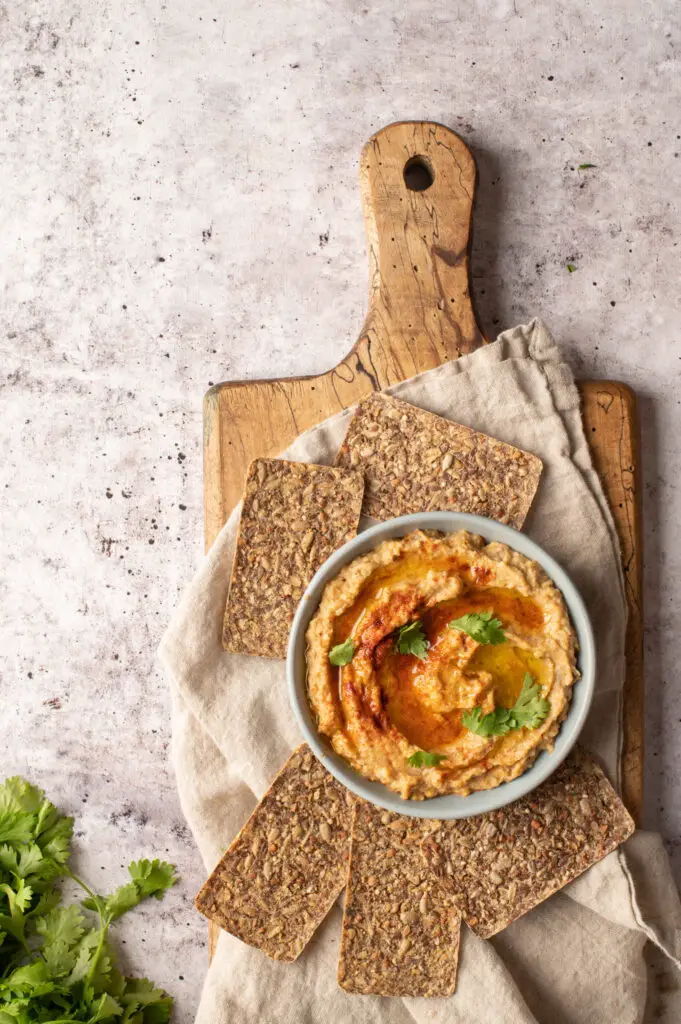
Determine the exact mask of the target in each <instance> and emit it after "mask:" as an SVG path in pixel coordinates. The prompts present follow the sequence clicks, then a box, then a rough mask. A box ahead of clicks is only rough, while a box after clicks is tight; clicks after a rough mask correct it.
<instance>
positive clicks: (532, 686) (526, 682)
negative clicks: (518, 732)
mask: <svg viewBox="0 0 681 1024" xmlns="http://www.w3.org/2000/svg"><path fill="white" fill-rule="evenodd" d="M550 708H551V705H550V704H549V702H548V701H547V700H546V698H545V697H542V695H541V687H540V686H539V683H535V681H534V680H533V678H532V676H531V675H530V673H529V672H526V673H525V678H524V679H523V687H522V690H521V691H520V694H519V696H518V699H517V701H516V702H515V704H514V705H513V707H512V708H511V712H512V714H513V718H514V720H515V722H516V725H515V728H516V729H522V728H523V727H525V728H527V729H536V728H537V726H538V725H541V724H542V722H543V721H544V719H545V718H546V716H547V715H548V713H549V710H550Z"/></svg>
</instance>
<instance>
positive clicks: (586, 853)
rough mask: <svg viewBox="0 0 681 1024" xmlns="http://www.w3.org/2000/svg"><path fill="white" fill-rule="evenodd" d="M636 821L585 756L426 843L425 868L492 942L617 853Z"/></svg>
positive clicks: (452, 824) (455, 823) (476, 929)
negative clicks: (531, 788)
mask: <svg viewBox="0 0 681 1024" xmlns="http://www.w3.org/2000/svg"><path fill="white" fill-rule="evenodd" d="M633 831H634V822H633V821H632V819H631V817H630V816H629V814H628V813H627V810H626V808H625V806H624V804H623V803H622V801H621V800H620V798H619V797H618V796H617V794H616V793H615V790H614V789H613V788H612V786H611V785H610V783H609V782H608V780H607V778H606V777H605V775H604V773H603V771H602V769H601V768H600V767H599V766H598V765H597V764H596V762H595V761H593V760H592V758H591V757H590V756H589V755H588V754H586V753H585V752H583V751H579V752H577V753H576V754H574V755H573V756H572V757H571V758H570V759H569V761H567V762H566V763H565V764H563V765H562V766H561V767H560V768H558V769H557V770H556V772H555V773H554V774H553V775H552V776H551V778H550V779H548V781H546V782H544V783H543V784H542V785H541V786H539V787H538V788H537V789H535V790H534V791H533V792H532V793H530V794H528V796H525V797H523V798H522V799H521V800H518V801H517V802H516V803H513V804H509V805H508V806H507V807H502V808H501V809H500V810H498V811H491V812H489V813H488V814H481V815H478V816H476V817H474V818H462V819H461V820H459V821H448V822H441V823H440V828H439V829H438V830H437V831H436V832H434V833H433V834H432V835H430V836H428V837H426V839H424V841H423V843H422V851H423V854H424V857H425V859H426V861H427V863H428V864H430V865H431V867H432V868H433V869H434V871H435V873H436V875H437V876H438V877H440V878H441V879H442V881H443V882H444V883H445V885H446V886H448V887H449V888H450V890H451V892H452V893H453V895H454V897H455V899H456V901H457V903H458V905H459V907H460V909H461V913H462V915H463V919H464V921H465V922H466V924H468V925H469V926H470V927H471V928H472V929H473V931H474V932H475V933H476V934H477V935H480V936H481V937H482V938H483V939H488V938H490V937H491V936H492V935H496V933H497V932H500V931H501V930H502V929H503V928H506V927H507V926H508V925H509V924H511V922H512V921H515V920H516V918H518V917H521V916H522V915H523V914H526V913H527V912H528V911H529V910H532V909H533V908H534V907H536V906H537V905H538V904H539V903H541V902H542V901H543V900H545V899H547V898H548V897H549V896H551V895H552V893H554V892H557V891H558V889H562V888H563V886H565V885H568V883H569V882H572V881H574V879H575V878H577V877H578V876H579V875H581V874H582V872H584V871H586V870H587V868H590V867H591V866H592V865H593V864H595V863H597V861H599V860H602V858H603V857H605V856H606V855H607V854H608V853H611V852H612V851H613V850H614V849H616V848H617V847H618V846H619V845H620V843H623V842H624V840H625V839H628V838H629V836H630V835H631V834H632V832H633Z"/></svg>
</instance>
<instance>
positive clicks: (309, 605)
mask: <svg viewBox="0 0 681 1024" xmlns="http://www.w3.org/2000/svg"><path fill="white" fill-rule="evenodd" d="M418 529H422V530H440V531H442V532H443V533H456V531H457V530H469V531H470V532H471V533H477V534H480V535H481V536H483V537H484V538H485V540H486V541H488V542H489V541H501V542H502V543H503V544H507V545H508V546H509V547H510V548H513V549H514V550H515V551H519V552H520V553H521V554H523V555H525V556H526V557H527V558H531V559H533V560H534V561H535V562H539V564H540V565H541V566H542V568H543V569H544V570H545V572H546V573H547V575H548V576H550V578H551V579H552V580H553V582H554V583H555V585H556V586H557V587H558V589H559V590H560V591H561V593H562V595H563V597H564V599H565V603H566V605H567V608H568V612H569V614H570V618H571V620H572V624H573V626H574V628H575V630H576V633H577V638H578V652H577V666H578V668H579V671H580V673H581V677H580V678H579V679H578V680H577V682H576V683H575V685H574V689H573V695H572V701H571V703H570V708H569V711H568V714H567V717H566V718H565V720H564V722H563V723H562V725H561V727H560V731H559V733H558V735H557V736H556V739H555V742H554V747H553V750H552V751H551V752H548V751H542V752H541V753H540V754H539V756H538V757H537V759H536V760H535V762H534V764H532V765H531V767H530V768H528V769H527V771H526V772H524V773H523V774H522V775H520V776H519V777H518V778H517V779H513V780H512V781H511V782H504V783H502V784H501V785H500V786H497V787H496V788H495V789H488V790H483V791H480V792H476V793H471V794H470V796H458V795H457V794H447V795H446V796H437V797H432V798H431V799H429V800H404V799H403V798H402V797H400V796H398V794H397V793H393V791H392V790H390V789H388V788H387V787H386V786H384V785H383V784H382V783H380V782H371V781H369V779H365V778H364V777H363V776H362V775H359V774H358V773H357V772H356V771H354V769H353V768H351V767H350V765H349V764H348V762H347V761H345V760H344V759H343V758H342V757H340V756H339V755H338V754H336V753H335V751H334V750H333V749H332V748H331V745H330V743H329V742H328V740H327V738H326V737H325V736H322V735H321V734H320V733H319V732H318V730H317V726H316V723H315V716H314V714H313V713H312V710H311V708H310V705H309V703H308V698H307V682H306V662H305V647H306V642H305V634H306V632H307V627H308V624H309V622H310V619H311V618H312V616H313V615H314V613H315V612H316V610H317V608H318V606H319V602H320V600H321V596H322V592H323V590H324V587H325V586H326V584H327V583H328V582H329V581H330V580H332V579H333V578H334V576H336V575H337V574H338V573H339V572H340V570H341V569H342V568H343V567H344V566H345V565H347V564H348V562H351V561H352V560H353V559H355V558H357V557H358V556H359V555H364V554H366V553H367V552H368V551H371V550H372V549H373V548H375V547H376V546H377V545H378V544H380V543H381V542H382V541H384V540H390V539H392V538H394V537H403V536H405V535H406V534H408V533H411V532H412V530H418ZM286 672H287V680H288V688H289V697H290V700H291V705H292V707H293V711H294V714H295V716H296V719H297V720H298V724H299V726H300V729H301V731H302V733H303V736H304V737H305V740H306V742H307V743H308V744H309V746H310V747H311V749H312V750H313V751H314V753H315V754H316V756H317V757H318V758H319V760H320V761H321V762H322V764H323V765H324V767H325V768H327V770H328V771H330V772H331V774H332V775H333V776H335V778H336V779H338V781H339V782H341V783H342V784H343V785H344V786H346V787H347V788H348V789H349V790H351V791H352V792H353V793H355V794H356V795H357V796H360V797H363V798H364V799H365V800H369V801H370V802H371V803H373V804H378V806H379V807H385V808H386V809H387V810H389V811H395V812H397V813H398V814H407V815H410V816H411V817H414V818H441V819H451V818H467V817H470V816H472V815H474V814H483V813H484V812H485V811H492V810H495V809H496V808H498V807H503V806H504V805H505V804H509V803H512V802H513V801H514V800H518V799H519V798H520V797H521V796H524V795H525V794H526V793H529V792H530V791H531V790H533V789H534V788H535V787H536V786H538V785H539V784H540V783H541V782H543V781H544V780H545V779H546V778H548V776H549V775H550V774H551V773H552V772H553V771H555V769H556V768H557V767H558V765H559V764H560V763H561V761H563V760H564V758H565V757H566V756H567V754H568V752H569V751H570V749H571V747H572V746H573V745H574V743H575V740H576V739H577V737H578V735H579V733H580V731H581V728H582V726H583V725H584V722H585V719H586V716H587V714H588V711H589V707H590V705H591V700H592V697H593V691H594V681H595V674H596V654H595V645H594V637H593V630H592V628H591V622H590V621H589V616H588V613H587V611H586V607H585V605H584V601H583V600H582V598H581V596H580V594H579V592H578V590H577V589H576V587H575V586H574V584H573V583H572V581H571V580H570V578H569V576H568V575H567V573H566V572H565V571H564V569H562V568H561V567H560V565H558V563H557V562H556V561H555V560H554V559H553V558H551V556H550V555H548V554H547V553H546V552H545V551H544V550H543V549H542V548H540V547H539V545H538V544H535V543H534V541H532V540H530V538H529V537H527V536H526V535H525V534H524V533H518V531H517V530H514V529H512V528H511V527H510V526H503V525H502V524H501V523H497V522H495V521H494V520H492V519H485V518H484V517H483V516H474V515H468V514H467V513H464V512H419V513H416V514H414V515H409V516H401V517H400V518H398V519H390V520H388V521H387V522H384V523H378V524H377V525H376V526H372V527H370V528H369V529H368V530H365V531H363V532H362V533H360V534H359V535H358V536H357V537H353V539H352V540H350V541H348V542H347V544H344V545H343V547H342V548H339V549H338V551H335V552H334V553H333V554H332V555H331V557H330V558H329V559H327V561H326V562H325V563H324V565H322V567H321V568H320V569H319V571H318V572H317V573H316V574H315V576H314V578H313V579H312V581H311V583H310V585H309V586H308V587H307V589H306V591H305V593H304V595H303V597H302V599H301V601H300V604H299V605H298V608H297V611H296V614H295V617H294V619H293V625H292V627H291V636H290V640H289V646H288V654H287V660H286Z"/></svg>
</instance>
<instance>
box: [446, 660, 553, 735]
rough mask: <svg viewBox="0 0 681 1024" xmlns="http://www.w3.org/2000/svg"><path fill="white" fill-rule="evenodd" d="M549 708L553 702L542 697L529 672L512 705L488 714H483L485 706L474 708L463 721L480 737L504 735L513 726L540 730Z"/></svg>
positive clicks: (466, 712) (465, 714)
mask: <svg viewBox="0 0 681 1024" xmlns="http://www.w3.org/2000/svg"><path fill="white" fill-rule="evenodd" d="M549 709H550V704H549V702H548V701H547V700H546V699H545V698H544V697H542V695H541V688H540V686H539V684H538V683H535V682H534V680H533V679H532V676H531V675H530V673H529V672H526V673H525V677H524V679H523V687H522V690H521V691H520V694H519V696H518V699H517V701H516V702H515V704H514V705H513V707H512V708H495V709H494V711H490V713H489V714H487V715H483V713H482V708H473V709H472V710H471V711H464V713H463V715H462V716H461V721H462V723H463V725H464V726H465V728H466V729H469V730H470V731H471V732H474V733H476V735H478V736H503V735H504V734H505V733H507V732H510V731H511V730H512V729H523V728H526V729H536V728H537V726H539V725H541V723H542V722H543V721H544V719H545V718H546V716H547V715H548V713H549Z"/></svg>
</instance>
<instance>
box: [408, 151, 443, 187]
mask: <svg viewBox="0 0 681 1024" xmlns="http://www.w3.org/2000/svg"><path fill="white" fill-rule="evenodd" d="M403 173H404V184H405V185H406V186H407V188H408V189H411V191H412V192H425V191H426V189H428V188H430V186H431V185H432V184H433V182H434V181H435V175H434V174H433V170H432V167H431V166H430V164H429V162H428V161H427V160H426V158H425V157H424V156H412V157H411V158H410V159H409V160H407V162H406V164H405V165H404V172H403Z"/></svg>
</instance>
